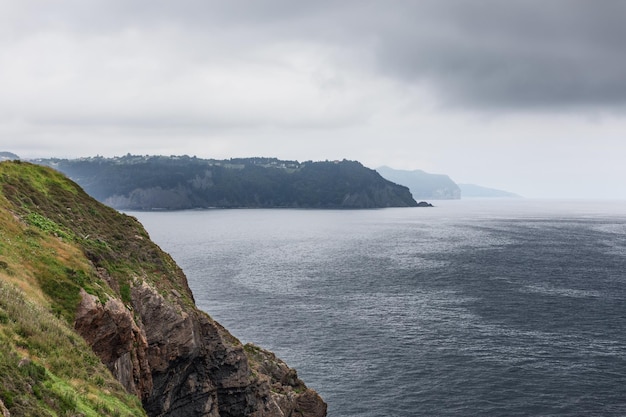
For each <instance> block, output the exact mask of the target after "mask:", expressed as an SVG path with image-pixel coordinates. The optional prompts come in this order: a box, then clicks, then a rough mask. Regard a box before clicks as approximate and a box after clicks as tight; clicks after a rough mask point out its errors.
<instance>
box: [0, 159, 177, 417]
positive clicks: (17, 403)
mask: <svg viewBox="0 0 626 417" xmlns="http://www.w3.org/2000/svg"><path fill="white" fill-rule="evenodd" d="M94 203H95V202H94V201H93V200H92V199H90V198H89V197H88V196H87V195H86V194H84V193H83V192H82V191H81V190H80V189H79V188H78V187H77V186H76V185H75V184H74V183H72V182H71V181H68V180H67V179H66V178H65V177H63V176H61V175H60V174H57V173H56V172H54V171H53V170H50V169H45V168H41V167H37V166H34V165H30V164H25V163H17V162H3V163H0V380H1V381H2V384H0V400H2V402H3V403H4V405H5V406H6V407H7V408H8V409H9V411H10V412H11V415H15V416H19V415H32V416H64V415H79V414H82V415H85V416H100V415H111V416H130V415H133V416H135V415H138V416H141V415H144V412H143V410H142V409H141V403H140V401H139V400H138V399H137V398H136V397H134V396H131V395H128V394H127V393H126V392H125V391H124V389H123V388H122V387H121V386H120V385H119V384H118V383H117V381H115V379H114V378H113V377H112V376H111V374H110V373H109V371H108V369H106V367H105V366H104V365H102V363H101V362H100V360H99V359H98V358H97V357H96V356H95V355H94V354H93V353H92V351H91V349H90V348H89V347H88V346H87V345H86V343H85V342H84V341H83V340H82V339H81V338H80V337H79V336H78V335H77V334H76V333H75V332H74V331H73V330H72V325H71V323H73V315H74V311H75V309H76V306H77V304H78V302H79V300H80V298H79V290H80V288H81V287H83V288H85V289H86V290H87V291H88V292H90V293H92V294H96V295H98V296H99V297H101V298H103V299H106V298H107V297H108V295H109V294H110V295H115V296H122V297H124V294H125V288H126V287H127V285H128V284H127V281H128V279H129V277H132V275H133V274H143V273H148V271H145V270H144V269H142V268H137V264H138V263H140V262H145V265H146V267H147V268H149V269H151V271H149V272H150V273H151V274H156V275H157V276H158V275H159V274H160V273H161V272H160V271H162V270H166V269H169V270H173V273H174V274H175V273H177V272H176V267H175V265H174V264H173V261H171V260H170V259H169V258H167V257H166V258H163V257H159V256H157V251H156V249H155V248H154V247H152V246H153V245H149V244H147V243H145V242H147V241H148V237H147V235H146V233H145V231H143V228H141V227H140V226H139V224H138V223H137V222H136V221H135V220H134V219H132V218H130V217H128V216H123V217H122V216H120V215H119V214H118V213H116V212H115V211H113V210H109V209H107V208H106V207H102V206H100V205H98V204H94ZM120 218H122V219H123V220H124V221H123V222H121V223H120V221H119V219H120ZM103 226H104V227H103ZM129 233H130V234H131V236H132V238H130V239H129ZM142 245H145V246H146V248H145V249H146V252H144V253H143V255H141V257H142V259H136V258H132V257H131V256H130V255H128V254H129V253H130V252H128V251H127V252H122V255H120V252H117V251H118V250H120V249H121V250H123V249H125V248H126V249H128V247H129V246H139V247H141V246H142ZM134 253H141V252H134ZM90 261H91V262H90ZM105 270H107V271H109V272H106V273H104V272H103V271H105ZM170 272H171V271H170ZM105 279H107V280H109V281H110V282H112V283H113V285H107V283H106V282H105ZM166 281H167V280H166ZM170 281H171V283H170V284H169V285H171V287H172V288H177V289H179V290H180V291H181V292H182V293H185V292H184V288H180V284H179V283H177V282H176V281H175V280H173V279H172V280H170ZM165 285H166V286H167V285H168V284H167V283H166V284H165Z"/></svg>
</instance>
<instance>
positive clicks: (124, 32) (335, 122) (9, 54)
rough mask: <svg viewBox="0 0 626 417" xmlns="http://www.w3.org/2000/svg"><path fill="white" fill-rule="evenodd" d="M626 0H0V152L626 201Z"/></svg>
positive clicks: (28, 156)
mask: <svg viewBox="0 0 626 417" xmlns="http://www.w3.org/2000/svg"><path fill="white" fill-rule="evenodd" d="M624 45H626V1H620V0H615V1H613V0H594V1H589V0H584V1H582V0H541V1H539V0H507V1H502V0H458V1H457V0H432V1H430V0H415V1H402V0H396V1H388V0H387V1H367V0H354V1H351V0H341V1H339V0H336V1H328V0H316V1H296V0H247V1H238V0H222V1H211V0H176V1H164V0H149V1H133V0H91V1H85V0H59V1H56V0H19V1H15V0H0V151H11V152H14V153H16V154H18V155H20V156H21V157H23V158H34V157H80V156H95V155H103V156H115V155H124V154H126V153H132V154H142V155H143V154H165V155H182V154H187V155H196V156H198V157H204V158H231V157H245V156H273V157H278V158H281V159H296V160H299V161H304V160H326V159H329V160H333V159H344V158H345V159H351V160H358V161H360V162H362V163H363V164H364V165H366V166H368V167H371V168H376V167H378V166H381V165H388V166H391V167H393V168H398V169H422V170H425V171H427V172H432V173H442V174H448V175H449V176H450V177H451V178H452V179H453V180H455V181H456V182H461V183H476V184H480V185H483V186H489V187H494V188H500V189H504V190H507V191H512V192H516V193H518V194H522V195H524V196H526V197H540V198H544V197H557V198H560V197H567V198H577V197H589V198H614V197H616V198H626V185H625V181H624V180H626V49H625V48H626V47H624Z"/></svg>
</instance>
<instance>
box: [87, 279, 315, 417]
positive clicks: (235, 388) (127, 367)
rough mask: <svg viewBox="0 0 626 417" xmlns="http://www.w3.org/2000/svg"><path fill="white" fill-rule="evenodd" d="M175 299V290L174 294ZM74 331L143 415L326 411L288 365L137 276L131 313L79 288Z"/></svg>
mask: <svg viewBox="0 0 626 417" xmlns="http://www.w3.org/2000/svg"><path fill="white" fill-rule="evenodd" d="M178 295H179V296H180V294H178ZM81 296H82V300H81V303H80V306H79V309H78V312H77V315H76V324H75V326H76V329H77V331H78V332H79V333H80V334H81V335H82V336H83V337H84V338H85V339H86V340H87V341H88V342H89V344H90V345H91V346H92V348H93V349H94V351H95V352H96V354H98V356H99V357H100V358H101V359H102V361H103V362H104V363H105V364H107V366H108V367H109V369H110V370H111V372H112V373H113V374H114V375H115V376H116V377H117V379H118V380H120V381H121V382H122V384H123V385H124V386H125V387H126V389H127V390H128V391H130V392H133V393H136V394H137V395H138V396H140V398H142V400H143V403H144V408H145V409H146V411H147V413H148V415H150V416H172V417H175V416H181V417H182V416H204V417H226V416H228V417H234V416H250V417H274V416H276V417H278V416H281V417H282V416H307V417H322V416H325V415H326V404H325V403H324V401H323V400H322V399H321V398H320V397H319V395H318V394H317V393H316V392H315V391H313V390H310V389H308V388H307V387H306V385H305V384H304V383H303V382H302V381H301V380H300V379H299V378H298V376H297V373H296V371H295V370H294V369H291V368H289V367H288V366H287V365H286V364H285V363H284V362H283V361H281V360H280V359H278V358H276V356H275V355H274V354H273V353H271V352H267V351H264V350H262V349H260V348H257V347H254V348H249V347H246V349H244V347H243V346H242V345H241V343H240V342H239V341H238V340H237V339H236V338H234V337H233V336H232V335H230V334H229V333H228V332H227V331H226V330H225V329H224V328H223V327H222V326H221V325H219V324H218V323H217V322H215V321H214V320H212V319H211V318H210V317H209V316H208V315H207V314H205V313H203V312H201V311H199V310H197V309H195V308H194V307H192V306H188V305H185V304H184V303H183V302H181V301H180V297H179V296H175V295H174V297H173V298H172V299H167V298H165V297H164V296H163V295H161V294H160V293H159V292H158V291H157V290H156V289H155V288H154V287H153V286H151V285H150V284H149V283H147V282H145V281H143V282H139V283H137V284H136V285H134V286H133V288H132V305H131V306H129V307H130V308H132V310H133V312H134V313H135V314H134V317H133V314H131V311H129V309H128V308H127V307H126V306H124V304H123V303H122V302H121V301H120V300H116V299H110V300H108V301H107V302H106V303H105V304H104V305H103V304H102V303H101V302H100V301H99V300H98V299H97V297H95V296H93V295H90V294H87V293H86V292H84V291H82V292H81Z"/></svg>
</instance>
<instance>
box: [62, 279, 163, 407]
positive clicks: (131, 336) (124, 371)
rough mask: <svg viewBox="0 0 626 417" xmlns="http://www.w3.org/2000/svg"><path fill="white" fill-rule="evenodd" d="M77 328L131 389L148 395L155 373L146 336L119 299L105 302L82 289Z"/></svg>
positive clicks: (119, 378)
mask: <svg viewBox="0 0 626 417" xmlns="http://www.w3.org/2000/svg"><path fill="white" fill-rule="evenodd" d="M74 327H75V329H76V330H77V331H78V333H79V334H80V335H81V336H82V337H83V338H84V339H85V340H86V341H87V343H88V344H89V345H90V346H91V348H92V349H93V351H94V352H95V353H96V354H97V355H98V356H99V357H100V359H101V360H102V362H103V363H104V364H105V365H107V367H108V368H109V370H110V371H111V373H113V375H114V376H115V377H116V378H117V380H118V381H120V382H121V383H122V385H123V386H124V388H126V390H127V391H128V392H130V393H133V394H136V395H137V396H138V397H139V398H142V399H143V398H147V397H148V395H149V394H150V392H151V391H152V376H151V372H150V367H149V364H148V361H147V357H146V352H147V348H148V344H147V341H146V336H145V333H144V332H143V330H142V329H141V328H140V327H139V326H138V325H137V324H136V323H135V321H134V319H133V316H132V314H131V312H130V311H128V309H127V308H126V307H125V306H124V304H123V303H122V302H121V301H120V300H117V299H109V300H108V301H107V302H106V304H104V305H102V303H101V302H100V301H99V300H98V298H97V297H96V296H93V295H90V294H87V293H86V292H85V291H84V290H82V289H81V302H80V304H79V306H78V310H77V312H76V322H75V324H74Z"/></svg>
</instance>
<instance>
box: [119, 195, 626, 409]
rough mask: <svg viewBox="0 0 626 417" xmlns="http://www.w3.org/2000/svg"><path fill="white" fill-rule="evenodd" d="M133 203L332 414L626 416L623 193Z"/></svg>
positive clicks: (201, 287) (193, 278)
mask: <svg viewBox="0 0 626 417" xmlns="http://www.w3.org/2000/svg"><path fill="white" fill-rule="evenodd" d="M435 205H436V207H434V208H403V209H380V210H289V209H276V210H261V209H250V210H217V209H216V210H197V211H179V212H131V213H129V214H131V215H133V216H136V217H137V218H138V219H139V220H140V221H141V222H142V223H143V224H144V226H145V227H146V229H147V230H148V232H149V233H150V235H151V237H152V239H153V240H154V241H155V242H156V243H158V244H159V245H160V246H161V247H162V249H164V250H165V251H167V252H169V253H170V254H171V255H172V256H173V257H174V259H175V260H176V261H177V262H178V264H179V265H180V266H181V267H182V268H183V270H184V271H185V273H186V274H187V277H188V279H189V284H190V286H191V289H192V290H193V293H194V296H195V298H196V302H197V304H198V306H199V307H200V308H201V309H202V310H204V311H206V312H208V313H209V314H210V315H211V316H212V317H213V318H215V319H216V320H218V321H219V322H220V323H222V324H223V325H224V326H226V327H227V328H228V329H229V330H230V331H231V332H232V333H233V334H234V335H235V336H236V337H238V338H239V339H240V340H241V341H242V342H244V343H245V342H253V343H255V344H258V345H260V346H262V347H264V348H267V349H269V350H272V351H274V352H275V353H276V354H277V355H278V356H279V357H281V358H282V359H284V360H285V361H286V362H287V363H288V364H289V365H290V366H292V367H295V368H296V369H297V370H298V374H299V376H300V377H301V378H302V379H303V380H304V381H305V383H306V384H307V385H308V386H309V387H311V388H314V389H316V390H317V391H318V392H319V393H320V394H321V395H322V397H323V398H324V399H325V400H326V402H327V403H328V405H329V408H328V415H329V416H331V417H335V416H337V417H344V416H354V417H356V416H359V417H380V416H407V417H408V416H530V415H532V416H624V415H626V202H610V201H602V202H599V201H596V202H584V201H549V200H546V201H538V200H522V199H514V200H461V201H439V202H435Z"/></svg>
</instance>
